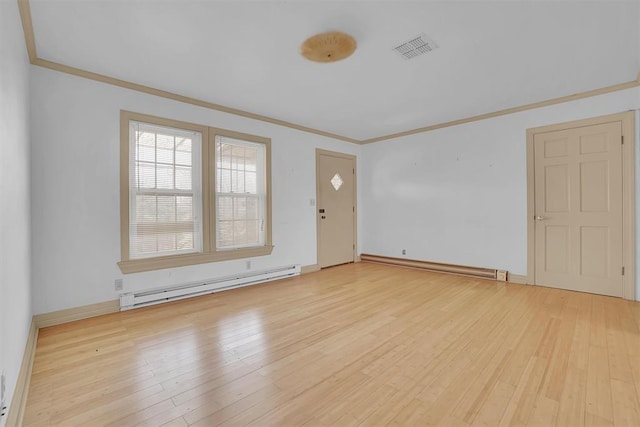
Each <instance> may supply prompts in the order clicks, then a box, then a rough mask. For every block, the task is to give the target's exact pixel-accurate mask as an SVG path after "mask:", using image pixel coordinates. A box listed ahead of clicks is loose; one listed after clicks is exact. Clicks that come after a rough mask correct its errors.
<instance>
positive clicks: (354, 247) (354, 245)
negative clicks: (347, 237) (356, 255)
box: [353, 243, 356, 251]
mask: <svg viewBox="0 0 640 427" xmlns="http://www.w3.org/2000/svg"><path fill="white" fill-rule="evenodd" d="M353 250H354V251H355V250H356V244H355V243H354V244H353Z"/></svg>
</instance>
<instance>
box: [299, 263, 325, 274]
mask: <svg viewBox="0 0 640 427" xmlns="http://www.w3.org/2000/svg"><path fill="white" fill-rule="evenodd" d="M316 271H320V266H319V265H318V264H312V265H303V266H302V268H301V269H300V274H309V273H314V272H316Z"/></svg>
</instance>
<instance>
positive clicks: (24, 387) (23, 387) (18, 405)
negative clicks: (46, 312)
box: [6, 318, 38, 426]
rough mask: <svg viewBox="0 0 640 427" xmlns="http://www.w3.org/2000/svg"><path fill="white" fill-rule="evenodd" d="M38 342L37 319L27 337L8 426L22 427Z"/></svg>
mask: <svg viewBox="0 0 640 427" xmlns="http://www.w3.org/2000/svg"><path fill="white" fill-rule="evenodd" d="M37 342H38V326H37V325H36V321H35V318H32V319H31V328H30V329H29V336H28V337H27V344H26V345H25V349H24V355H23V356H22V364H21V365H20V372H19V373H18V379H17V380H16V387H15V390H14V392H13V398H12V400H11V406H10V407H9V413H8V414H7V423H6V425H7V426H21V425H22V421H23V419H24V410H25V408H26V407H27V397H28V395H29V385H30V384H31V371H32V369H33V360H34V358H35V355H36V344H37Z"/></svg>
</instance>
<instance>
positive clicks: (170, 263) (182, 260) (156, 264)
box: [118, 245, 273, 274]
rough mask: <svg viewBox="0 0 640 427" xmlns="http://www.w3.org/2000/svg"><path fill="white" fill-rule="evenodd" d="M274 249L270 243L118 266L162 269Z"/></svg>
mask: <svg viewBox="0 0 640 427" xmlns="http://www.w3.org/2000/svg"><path fill="white" fill-rule="evenodd" d="M272 251H273V246H272V245H269V246H260V247H258V248H242V249H233V250H225V251H218V252H212V253H197V254H186V255H171V256H163V257H155V258H143V259H134V260H128V261H120V262H119V263H118V267H120V271H122V273H123V274H129V273H140V272H143V271H153V270H161V269H163V268H174V267H186V266H188V265H197V264H207V263H210V262H218V261H230V260H234V259H241V258H252V257H257V256H264V255H270V254H271V252H272Z"/></svg>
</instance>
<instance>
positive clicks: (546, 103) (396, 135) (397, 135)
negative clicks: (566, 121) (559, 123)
mask: <svg viewBox="0 0 640 427" xmlns="http://www.w3.org/2000/svg"><path fill="white" fill-rule="evenodd" d="M638 86H640V74H639V75H638V79H637V80H631V81H630V82H626V83H619V84H615V85H612V86H606V87H603V88H600V89H593V90H588V91H586V92H580V93H576V94H573V95H567V96H561V97H559V98H553V99H548V100H546V101H540V102H534V103H531V104H526V105H521V106H519V107H511V108H506V109H504V110H498V111H494V112H492V113H485V114H479V115H477V116H471V117H467V118H464V119H459V120H453V121H450V122H445V123H439V124H435V125H431V126H425V127H421V128H417V129H412V130H407V131H404V132H398V133H392V134H389V135H384V136H379V137H377V138H371V139H365V140H363V141H360V143H361V144H370V143H372V142H378V141H385V140H388V139H395V138H400V137H402V136H408V135H415V134H417V133H423V132H429V131H432V130H436V129H442V128H447V127H451V126H458V125H462V124H465V123H471V122H477V121H479V120H485V119H490V118H492V117H500V116H506V115H507V114H513V113H519V112H521V111H527V110H533V109H536V108H541V107H548V106H549V105H555V104H562V103H564V102H570V101H576V100H578V99H583V98H590V97H592V96H598V95H604V94H605V93H611V92H617V91H619V90H625V89H630V88H633V87H638Z"/></svg>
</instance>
